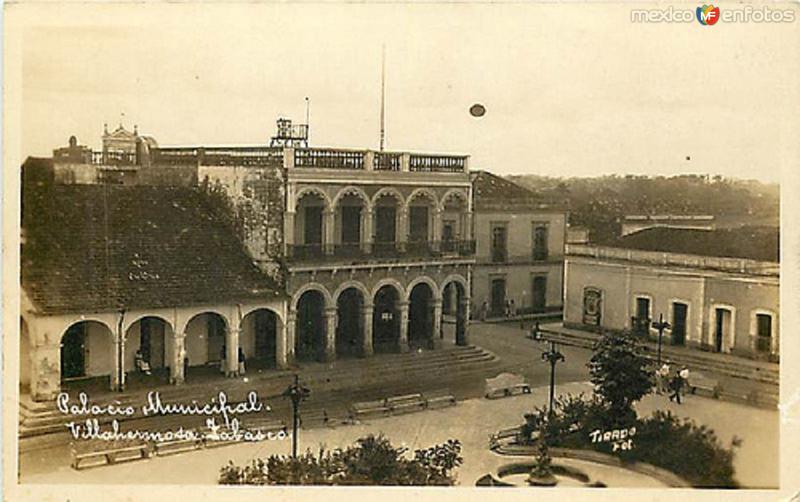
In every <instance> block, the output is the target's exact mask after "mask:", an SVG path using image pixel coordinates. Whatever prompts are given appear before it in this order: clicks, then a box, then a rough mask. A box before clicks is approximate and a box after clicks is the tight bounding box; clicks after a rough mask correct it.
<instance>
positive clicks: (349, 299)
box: [336, 287, 364, 358]
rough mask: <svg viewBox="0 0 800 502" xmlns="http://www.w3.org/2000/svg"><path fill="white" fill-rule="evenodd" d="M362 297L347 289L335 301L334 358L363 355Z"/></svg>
mask: <svg viewBox="0 0 800 502" xmlns="http://www.w3.org/2000/svg"><path fill="white" fill-rule="evenodd" d="M363 307H364V295H363V293H362V292H361V291H360V290H359V289H358V288H355V287H349V288H347V289H345V290H344V291H342V292H341V293H340V294H339V297H338V298H337V299H336V311H337V315H338V321H337V323H336V357H337V358H338V357H354V356H359V355H363V347H364V322H363V315H362V309H363Z"/></svg>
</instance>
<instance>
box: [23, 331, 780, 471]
mask: <svg viewBox="0 0 800 502" xmlns="http://www.w3.org/2000/svg"><path fill="white" fill-rule="evenodd" d="M472 341H473V343H475V344H478V345H481V346H483V347H485V348H487V349H489V350H492V351H493V352H495V353H496V354H498V355H499V356H500V357H501V358H502V360H503V369H504V370H511V371H517V372H520V373H522V374H524V375H525V376H526V377H527V378H528V379H529V381H530V382H531V383H532V385H533V386H534V391H533V393H532V394H531V395H528V396H525V395H522V396H518V397H513V398H506V399H499V400H486V399H483V398H481V397H480V396H479V389H478V387H479V386H478V385H476V383H475V382H474V381H470V382H468V383H465V385H464V387H463V388H460V389H456V390H457V392H456V393H457V394H458V395H459V396H460V397H462V398H464V397H466V398H468V399H466V400H464V401H461V402H459V404H458V405H457V406H456V407H454V408H448V409H443V410H436V411H428V412H423V413H416V414H410V415H403V416H398V417H391V418H385V419H378V420H372V421H368V422H364V423H361V424H359V425H353V426H341V427H338V428H336V429H313V430H310V431H302V432H301V436H300V441H301V442H300V444H301V448H302V449H305V448H312V449H316V448H318V447H319V445H320V444H325V445H327V446H328V447H336V446H344V445H347V444H351V443H352V442H353V441H354V440H356V439H357V438H359V437H362V436H364V435H365V434H368V433H384V434H386V435H387V436H388V437H389V438H391V439H392V441H393V442H394V443H395V444H405V445H406V446H408V447H409V448H412V449H413V448H422V447H426V446H430V445H432V444H434V443H438V442H442V441H445V440H446V439H449V438H457V439H459V440H461V441H462V443H463V455H464V458H465V462H464V465H463V466H462V467H461V468H460V469H459V472H458V477H459V480H460V483H461V484H462V485H472V484H474V482H475V480H477V479H478V478H479V477H481V476H482V475H484V474H486V473H488V472H490V471H492V470H494V469H496V468H497V467H498V466H499V465H500V464H502V463H505V462H507V459H503V458H501V457H498V456H496V455H494V454H493V453H492V452H490V451H489V449H488V442H487V439H488V436H489V434H491V433H493V432H495V431H496V430H498V429H501V428H505V427H511V426H515V425H519V424H520V423H521V421H522V415H523V413H525V412H527V411H530V410H532V409H533V408H534V407H535V406H542V405H544V404H545V403H546V400H547V394H548V388H547V382H548V379H549V367H548V365H546V364H545V363H544V362H542V361H541V358H540V355H539V351H538V349H537V347H539V345H538V344H536V343H535V342H533V341H531V340H528V339H526V338H524V337H523V336H522V333H521V332H520V331H519V330H518V326H511V325H505V326H504V325H497V324H492V325H488V324H485V325H477V326H473V337H472ZM563 352H564V354H565V356H566V359H567V360H566V362H564V363H560V364H559V366H558V371H557V375H558V382H559V385H558V388H557V391H558V393H559V394H562V393H580V392H585V393H589V392H590V391H591V386H590V385H589V384H588V382H587V379H588V371H587V369H586V367H585V364H586V361H587V360H588V357H589V351H587V350H583V349H576V348H569V347H565V348H564V349H563ZM476 394H478V395H476ZM656 408H667V409H670V410H673V411H674V412H675V413H677V414H678V415H680V416H686V417H691V418H693V419H695V420H697V421H699V422H700V423H703V424H706V425H708V426H710V427H711V428H713V429H714V430H715V431H716V432H717V434H718V436H719V438H720V439H721V441H722V442H723V443H724V444H726V445H727V444H729V443H730V440H731V438H732V437H733V436H734V435H735V436H738V437H740V438H742V439H743V443H742V447H741V448H740V449H739V450H738V451H737V456H736V459H735V465H736V470H737V478H738V479H739V480H740V482H741V483H743V484H744V485H745V486H752V487H768V486H776V485H777V483H778V468H777V459H778V455H777V452H778V428H779V424H778V412H777V411H771V410H763V409H758V408H753V407H748V406H744V405H739V404H733V403H727V402H721V401H716V400H711V399H706V398H701V397H695V396H689V397H688V398H687V399H686V401H685V403H684V404H683V405H680V406H679V405H677V404H674V403H670V402H669V401H668V400H667V399H666V398H665V397H663V396H650V397H647V398H645V399H644V400H643V402H642V403H640V407H639V411H640V414H649V413H650V412H652V411H653V410H654V409H656ZM290 446H291V445H290V442H289V441H267V442H262V443H256V444H240V445H235V446H228V447H224V448H220V449H213V450H201V451H197V452H192V453H185V454H179V455H175V456H171V457H160V458H153V459H150V460H145V461H141V462H134V463H130V464H125V465H122V466H111V467H101V468H97V469H89V470H85V471H80V472H76V471H73V470H72V469H71V468H69V467H68V465H69V455H68V451H67V449H66V447H60V448H53V449H50V450H47V451H45V452H42V451H38V452H31V453H30V454H24V455H23V458H22V459H21V461H22V465H23V472H22V475H21V480H22V481H23V482H32V483H60V482H63V483H139V482H141V483H171V482H173V481H174V480H175V479H181V481H182V482H183V483H198V484H210V483H214V482H216V479H217V475H218V472H219V468H220V467H221V466H222V465H223V464H224V463H226V462H227V461H228V460H233V461H234V462H236V463H239V464H243V463H246V462H249V461H250V460H252V459H254V458H257V457H261V456H266V455H269V454H272V453H279V454H287V453H289V451H290ZM165 472H169V473H170V475H169V476H164V474H163V473H165Z"/></svg>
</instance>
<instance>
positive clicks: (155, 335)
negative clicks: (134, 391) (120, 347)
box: [124, 316, 175, 383]
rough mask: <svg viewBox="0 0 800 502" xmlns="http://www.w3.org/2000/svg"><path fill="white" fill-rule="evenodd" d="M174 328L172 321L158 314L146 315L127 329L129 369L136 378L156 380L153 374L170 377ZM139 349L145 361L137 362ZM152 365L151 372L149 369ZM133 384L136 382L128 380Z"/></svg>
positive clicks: (126, 370)
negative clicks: (152, 377) (153, 378)
mask: <svg viewBox="0 0 800 502" xmlns="http://www.w3.org/2000/svg"><path fill="white" fill-rule="evenodd" d="M174 343H175V342H174V335H173V329H172V326H171V325H170V323H169V322H167V321H165V320H164V319H162V318H160V317H157V316H145V317H142V318H140V319H138V320H136V322H134V323H133V324H131V326H130V327H129V328H128V330H127V331H126V332H125V366H124V368H125V372H126V373H127V374H128V375H135V376H136V380H152V379H149V378H144V377H149V376H156V377H158V378H159V379H162V378H161V377H163V380H169V371H165V370H168V368H169V366H170V364H171V361H172V360H173V356H172V353H173V345H174ZM137 352H139V357H140V358H141V361H143V362H144V363H146V365H145V364H141V363H139V364H137ZM146 368H149V371H145V369H146ZM128 381H129V382H130V383H133V382H131V381H130V379H129V380H128Z"/></svg>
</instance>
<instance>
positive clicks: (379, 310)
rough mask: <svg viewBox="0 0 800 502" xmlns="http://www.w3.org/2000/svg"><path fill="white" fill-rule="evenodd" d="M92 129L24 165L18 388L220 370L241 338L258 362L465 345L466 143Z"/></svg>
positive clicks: (42, 392) (233, 360)
mask: <svg viewBox="0 0 800 502" xmlns="http://www.w3.org/2000/svg"><path fill="white" fill-rule="evenodd" d="M290 132H291V131H290ZM103 142H104V147H103V150H102V151H101V152H94V151H92V150H91V149H89V148H87V147H85V146H81V145H80V144H79V143H78V141H77V139H75V138H70V141H69V145H68V146H67V147H64V148H59V149H57V150H55V151H54V155H53V158H52V159H28V161H26V163H25V165H24V166H23V205H24V211H23V222H22V223H23V225H22V227H23V241H22V242H23V246H22V260H23V263H22V277H21V279H22V292H23V293H22V294H23V298H22V314H21V319H20V356H21V359H20V360H21V384H22V387H23V388H24V389H25V390H26V391H29V392H30V394H31V396H32V398H33V399H35V400H43V399H50V398H52V397H54V395H55V394H56V393H57V392H58V391H59V390H60V389H61V388H63V386H64V385H65V384H68V383H70V382H78V383H79V384H80V382H82V381H84V380H87V381H88V380H95V381H100V382H101V384H102V385H106V384H107V385H108V387H110V388H112V389H121V388H125V386H126V383H127V382H128V381H129V380H131V379H136V378H139V376H140V375H139V372H140V368H141V365H142V362H143V361H144V362H146V363H147V367H149V368H150V369H151V370H152V374H153V377H152V378H157V379H162V380H163V381H165V382H166V381H169V382H172V383H182V382H184V381H187V380H191V379H192V375H195V374H200V372H208V371H212V372H213V371H219V372H220V373H224V374H227V375H235V374H236V371H237V362H238V359H239V357H240V356H239V354H240V352H242V353H243V355H244V357H245V358H246V360H247V363H248V367H253V366H255V367H259V368H267V369H268V368H275V367H277V368H287V367H291V366H293V365H298V364H303V363H306V362H311V361H332V360H334V359H336V358H346V357H368V356H371V355H372V354H374V353H378V352H405V351H408V350H411V349H415V350H416V349H419V350H427V349H435V348H437V347H440V346H442V345H443V344H459V345H466V344H467V343H468V327H469V318H470V305H471V297H470V291H471V286H470V283H471V267H472V266H473V264H474V251H475V243H474V240H473V233H472V224H473V221H472V200H473V199H472V184H471V181H470V175H469V164H468V157H466V156H457V155H440V154H418V153H410V152H375V151H369V150H344V149H325V148H310V147H308V146H306V145H305V144H299V143H298V142H296V141H279V142H278V143H279V144H273V145H272V146H269V147H267V146H254V147H224V148H223V147H179V148H178V147H167V148H164V147H159V146H158V144H157V143H156V141H155V140H154V139H153V138H150V137H145V136H140V135H139V134H138V131H136V130H134V131H133V132H130V131H127V130H126V129H125V128H123V127H122V126H120V127H119V128H117V129H116V130H114V131H112V132H108V131H106V132H105V133H104V135H103ZM445 319H446V321H444V322H443V320H445ZM102 382H106V383H105V384H103V383H102Z"/></svg>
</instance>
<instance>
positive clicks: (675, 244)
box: [607, 227, 780, 262]
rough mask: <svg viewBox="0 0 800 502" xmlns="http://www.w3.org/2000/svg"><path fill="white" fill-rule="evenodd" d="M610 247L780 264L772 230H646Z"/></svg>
mask: <svg viewBox="0 0 800 502" xmlns="http://www.w3.org/2000/svg"><path fill="white" fill-rule="evenodd" d="M607 245H609V246H613V247H620V248H627V249H638V250H642V251H663V252H670V253H679V254H694V255H701V256H718V257H725V258H747V259H751V260H758V261H770V262H778V261H780V251H779V245H780V235H779V230H778V228H774V227H740V228H732V229H719V230H690V229H681V228H666V227H662V228H649V229H646V230H642V231H640V232H636V233H633V234H630V235H626V236H624V237H620V238H618V239H616V241H613V242H609V243H608V244H607Z"/></svg>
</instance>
